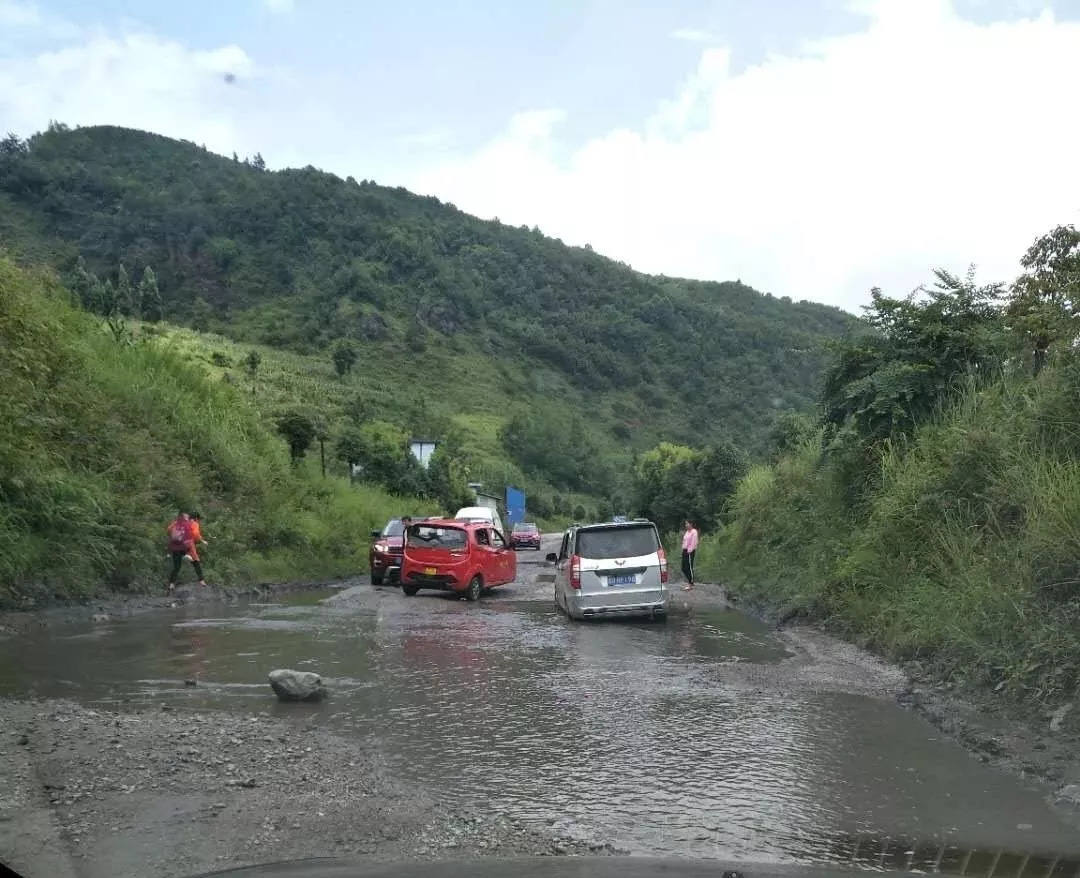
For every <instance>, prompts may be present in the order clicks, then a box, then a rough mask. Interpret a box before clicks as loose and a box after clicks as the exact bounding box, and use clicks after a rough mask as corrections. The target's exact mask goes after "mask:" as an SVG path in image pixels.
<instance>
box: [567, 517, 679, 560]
mask: <svg viewBox="0 0 1080 878" xmlns="http://www.w3.org/2000/svg"><path fill="white" fill-rule="evenodd" d="M576 548H577V554H578V555H580V556H581V557H582V558H636V557H637V556H639V555H651V554H652V553H653V552H655V551H656V550H657V549H658V548H660V541H659V540H658V539H657V538H656V530H655V529H654V528H653V527H652V526H650V525H647V524H646V525H642V526H641V527H625V526H624V527H598V528H590V529H589V530H581V531H578V536H577V547H576Z"/></svg>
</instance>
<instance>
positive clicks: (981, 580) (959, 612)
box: [699, 227, 1080, 703]
mask: <svg viewBox="0 0 1080 878" xmlns="http://www.w3.org/2000/svg"><path fill="white" fill-rule="evenodd" d="M1023 265H1024V268H1025V273H1024V274H1023V275H1022V276H1021V277H1020V278H1019V279H1018V280H1017V281H1016V282H1015V283H1013V284H1011V285H1009V286H1003V285H990V286H977V285H976V284H975V281H974V278H973V276H972V275H971V274H969V275H968V276H967V277H966V278H957V277H953V276H951V275H949V274H947V273H944V272H939V273H938V277H937V283H936V284H935V285H934V287H932V288H931V289H927V290H923V291H922V292H920V293H919V294H916V295H913V296H911V297H909V298H906V299H892V298H889V297H887V296H885V295H884V294H882V293H881V292H880V291H875V292H874V296H873V302H872V304H871V305H870V306H869V307H868V308H867V317H868V321H869V324H870V325H869V327H868V329H867V331H866V332H864V333H862V334H859V335H853V336H851V337H848V338H846V339H845V340H843V341H842V342H841V343H838V344H837V345H836V349H835V353H834V359H833V362H832V364H831V366H830V367H829V368H828V370H827V373H826V379H825V387H824V393H823V397H822V406H821V415H820V417H819V418H817V419H810V418H805V417H797V416H796V417H791V418H788V419H787V420H786V421H785V422H783V423H782V424H780V425H779V427H780V428H779V429H778V430H777V431H776V435H775V447H776V452H775V455H774V460H773V461H772V462H770V463H767V464H758V465H756V466H753V467H752V468H751V469H750V470H749V471H748V472H747V474H746V475H745V477H744V478H743V479H742V480H741V481H739V482H738V485H737V487H736V489H735V492H734V494H733V496H732V498H731V501H730V505H729V508H728V510H727V513H726V516H725V519H726V521H725V523H724V526H723V527H722V528H721V529H720V530H719V532H718V533H715V534H713V535H712V536H710V537H709V538H708V539H706V540H705V542H704V545H703V546H702V550H701V556H702V557H701V558H700V560H699V567H700V568H701V569H703V571H705V572H706V574H707V575H708V576H709V577H710V578H713V579H715V580H717V581H724V582H726V583H728V584H729V585H730V586H731V587H732V589H733V590H734V591H735V592H736V593H737V594H740V595H742V596H743V597H744V598H747V599H750V600H752V601H754V602H758V603H759V604H764V605H767V606H769V607H771V608H773V609H775V610H778V611H779V612H780V613H781V615H782V616H784V617H792V616H797V615H804V616H807V617H810V618H813V619H818V620H824V621H825V622H827V623H828V624H829V625H831V626H833V627H834V628H835V629H836V630H838V631H839V632H840V633H842V634H844V635H846V636H849V637H851V638H853V639H855V640H856V641H859V642H861V643H862V644H864V645H867V646H869V647H872V648H874V649H875V650H878V651H880V652H881V653H883V654H885V655H887V656H889V657H892V658H895V659H901V660H914V661H917V662H919V663H920V664H921V665H922V666H923V667H924V668H925V669H926V670H927V671H928V672H930V673H932V674H934V675H936V676H938V677H940V678H943V679H945V680H947V681H950V682H952V683H954V684H955V685H958V686H971V687H978V688H989V689H993V690H994V691H997V692H1001V693H1008V694H1011V695H1012V696H1014V697H1017V698H1019V699H1021V700H1025V701H1029V702H1039V703H1053V702H1056V701H1060V700H1062V699H1066V698H1070V697H1074V696H1075V695H1076V693H1077V691H1078V686H1080V392H1078V388H1080V352H1078V350H1077V348H1076V346H1075V339H1076V338H1077V336H1078V333H1080V324H1078V317H1080V234H1078V233H1077V231H1076V230H1075V229H1073V228H1072V227H1066V228H1058V229H1055V230H1054V231H1053V232H1051V233H1050V234H1048V235H1046V236H1045V237H1043V238H1041V239H1040V240H1039V241H1037V242H1036V243H1035V244H1034V245H1033V246H1032V247H1031V249H1030V250H1029V252H1028V253H1027V254H1026V256H1025V258H1024V260H1023Z"/></svg>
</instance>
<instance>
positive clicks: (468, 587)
mask: <svg viewBox="0 0 1080 878" xmlns="http://www.w3.org/2000/svg"><path fill="white" fill-rule="evenodd" d="M516 577H517V556H516V555H515V554H514V552H513V550H512V549H511V548H510V547H509V546H508V545H507V544H506V540H505V538H504V537H503V535H502V534H501V533H499V531H497V530H495V528H493V527H492V526H491V523H490V522H485V521H462V520H459V519H452V518H443V519H438V518H436V519H428V520H427V521H421V522H417V523H416V524H414V525H413V526H412V527H411V528H409V531H408V533H407V534H406V535H405V554H404V557H403V559H402V562H401V590H402V591H403V592H404V593H405V594H406V595H408V596H409V597H412V596H413V595H414V594H416V593H417V592H418V591H420V589H422V588H430V589H435V590H437V591H452V592H456V593H457V594H459V595H464V596H465V597H466V598H467V599H468V600H470V601H475V600H478V599H479V597H480V594H481V593H482V592H483V591H485V590H486V589H490V588H494V587H495V586H497V585H505V584H506V583H508V582H513V581H514V579H515V578H516Z"/></svg>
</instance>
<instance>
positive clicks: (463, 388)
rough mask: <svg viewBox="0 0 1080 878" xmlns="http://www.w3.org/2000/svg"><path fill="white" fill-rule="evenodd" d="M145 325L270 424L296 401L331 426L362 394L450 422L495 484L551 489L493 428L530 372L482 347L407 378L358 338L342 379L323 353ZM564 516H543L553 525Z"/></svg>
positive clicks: (565, 393) (478, 473) (426, 363)
mask: <svg viewBox="0 0 1080 878" xmlns="http://www.w3.org/2000/svg"><path fill="white" fill-rule="evenodd" d="M145 329H146V328H145V327H144V330H145ZM150 331H151V332H153V333H154V334H155V335H157V337H158V342H157V343H158V344H159V345H160V346H161V347H163V348H164V349H166V350H169V351H172V352H173V353H175V354H176V355H177V356H179V357H181V358H183V359H185V360H188V361H193V362H197V363H199V365H200V367H201V368H202V369H204V370H205V371H206V372H207V374H208V375H210V376H212V377H213V378H214V379H215V380H218V381H221V380H224V379H225V376H226V375H228V377H229V380H231V381H232V382H233V386H234V387H236V388H237V390H238V391H239V392H241V393H242V394H243V395H244V396H245V397H246V398H247V400H248V402H249V404H250V405H252V406H253V407H254V408H255V409H256V410H257V411H258V412H259V413H260V415H261V416H262V418H263V421H264V423H266V424H267V425H268V426H270V425H271V422H272V419H273V416H274V415H275V414H276V413H277V412H279V411H281V410H282V409H285V408H291V407H301V408H305V409H308V410H311V411H315V412H320V413H322V414H324V415H325V416H327V417H328V419H329V422H330V423H331V425H333V426H335V427H336V426H339V425H341V424H343V423H345V422H346V420H347V415H346V409H347V407H348V406H349V404H350V403H351V402H352V401H353V400H354V399H355V398H357V397H360V398H362V399H363V400H364V401H365V402H366V403H367V404H368V406H369V408H368V411H369V416H370V417H372V418H380V417H382V418H385V419H388V420H391V421H397V420H401V419H403V418H404V419H405V420H409V419H410V417H412V416H414V417H415V418H416V419H417V420H419V421H421V422H427V423H432V422H433V423H444V424H447V425H448V426H449V425H452V428H453V429H455V430H456V431H457V432H458V433H459V437H460V440H461V442H462V445H463V447H464V448H465V449H467V452H468V456H469V458H470V460H471V461H472V463H471V473H472V476H473V478H475V479H477V480H479V481H481V482H484V483H485V485H487V486H488V487H489V488H490V489H491V490H492V491H494V492H495V493H500V492H501V491H502V487H503V485H504V484H506V483H510V484H515V485H519V486H522V487H524V488H525V490H526V494H527V496H528V495H529V494H530V493H531V492H532V491H542V492H543V493H544V494H545V495H551V494H552V493H554V492H555V491H554V489H553V488H552V487H551V486H550V485H548V484H547V483H545V482H544V481H543V480H541V479H537V478H535V477H530V476H527V475H525V474H524V473H522V472H521V471H520V469H518V468H517V467H515V466H514V465H513V464H512V463H511V462H509V461H508V460H507V459H506V453H505V451H504V450H503V448H502V446H501V444H500V443H499V440H498V435H497V434H498V430H499V428H500V427H501V426H502V425H503V424H504V423H505V422H506V421H507V419H508V418H509V417H510V416H511V415H512V414H513V413H514V412H515V411H519V410H523V409H527V408H528V407H529V405H530V402H529V400H530V397H529V396H528V395H527V394H525V393H524V392H522V391H521V390H519V388H520V387H521V386H523V385H527V384H528V381H529V378H528V375H527V369H525V368H524V367H514V366H512V365H511V366H508V367H507V368H506V370H505V371H503V372H502V373H494V372H493V371H492V368H491V364H490V362H489V361H488V360H486V359H485V358H484V357H482V356H480V355H479V354H475V353H470V352H462V351H450V350H432V351H430V352H428V353H425V355H424V358H423V362H422V365H420V366H419V367H418V368H417V369H416V371H414V372H412V371H410V372H409V375H410V377H409V379H408V380H403V374H404V373H403V371H402V370H401V368H400V367H399V366H398V365H397V364H396V363H393V362H388V361H387V360H386V359H385V358H384V357H383V356H382V355H381V352H380V351H379V350H378V349H375V348H372V347H366V346H361V347H360V348H358V353H359V357H360V358H359V360H358V362H357V364H356V366H355V367H354V369H353V371H352V372H351V373H350V374H348V375H346V376H345V377H344V378H339V377H338V376H337V374H336V372H335V371H334V367H333V364H332V362H331V360H330V358H329V357H328V356H325V355H307V354H300V353H295V352H292V351H286V350H281V349H278V348H273V347H268V346H265V345H252V344H240V343H238V342H235V341H233V340H231V339H229V338H226V337H224V336H220V335H216V334H212V333H202V332H196V331H195V330H192V329H188V328H186V327H178V326H169V325H159V326H156V327H154V328H153V329H152V330H150ZM253 350H254V351H258V353H259V355H260V357H261V358H262V360H261V364H260V366H259V369H258V373H257V375H256V378H255V380H254V381H252V380H251V379H250V377H249V376H248V375H247V374H246V373H245V371H244V369H243V367H242V361H243V359H244V358H245V357H246V356H247V354H248V353H249V352H250V351H253ZM215 354H217V355H224V357H225V358H226V359H227V361H228V364H227V365H218V364H217V363H215V362H214V356H215ZM402 388H404V389H402ZM410 388H414V389H410ZM560 391H561V394H562V398H563V399H571V400H572V399H576V398H578V397H577V394H576V393H575V391H574V390H573V389H572V388H570V387H569V386H566V385H563V386H562V387H561V388H560ZM578 404H581V403H578ZM421 407H422V409H421ZM421 411H422V412H423V413H421ZM327 468H328V470H329V471H330V472H333V473H335V474H337V475H340V476H344V475H346V469H345V465H344V464H343V463H341V462H340V461H337V460H335V459H333V454H332V450H331V449H328V458H327ZM565 496H566V497H567V498H568V499H569V501H570V503H571V505H577V504H579V503H580V504H583V505H585V506H586V507H587V508H588V509H590V510H593V509H595V508H596V505H597V500H596V498H594V497H591V496H589V495H587V494H575V493H572V492H566V493H565ZM564 523H565V522H562V521H561V520H560V521H551V522H546V524H549V525H550V526H553V527H556V526H560V527H561V526H562V524H564Z"/></svg>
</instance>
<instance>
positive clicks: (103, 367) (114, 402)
mask: <svg viewBox="0 0 1080 878" xmlns="http://www.w3.org/2000/svg"><path fill="white" fill-rule="evenodd" d="M67 298H68V296H67V293H66V292H65V291H64V290H62V289H61V288H59V286H58V285H57V283H56V281H55V279H54V278H53V277H52V276H51V275H50V274H47V273H43V272H33V273H29V272H25V271H23V270H20V269H18V268H17V267H16V266H15V265H14V264H13V263H12V262H11V261H10V260H7V259H5V258H3V257H0V347H2V349H3V352H4V354H3V356H2V357H0V607H11V606H23V605H28V604H33V603H37V602H41V601H47V600H51V599H54V598H67V599H70V598H74V597H79V596H87V595H90V594H93V593H95V592H98V591H99V590H102V589H106V588H108V589H114V590H134V591H138V590H142V589H144V588H147V587H150V588H154V587H160V586H162V585H163V584H164V581H165V576H166V572H167V565H166V562H165V560H164V558H163V555H164V551H165V549H164V528H165V524H166V522H167V521H168V520H169V519H170V518H171V517H172V515H173V514H175V511H176V509H177V507H178V506H183V507H184V508H192V507H196V506H197V507H198V508H199V509H200V510H201V511H202V512H203V517H204V529H205V533H206V536H207V537H208V539H209V540H210V547H209V549H208V550H207V552H206V562H207V569H208V573H209V575H210V578H211V579H212V580H213V582H214V583H218V584H223V585H229V584H232V583H253V582H259V581H267V580H286V579H301V580H305V581H311V580H313V579H319V578H323V577H331V576H338V575H346V574H353V573H359V572H363V571H364V570H365V569H366V565H367V557H366V551H367V536H366V535H367V533H368V531H369V530H370V529H371V528H372V527H375V526H381V525H382V524H383V523H384V522H385V520H386V518H388V517H390V516H391V515H394V514H400V513H401V511H402V505H403V504H407V505H408V506H409V507H410V508H413V509H428V508H431V509H433V508H434V507H429V505H428V504H421V503H419V502H418V501H408V500H406V501H403V500H400V499H397V498H394V497H390V496H389V495H387V494H385V493H383V492H381V491H379V490H377V489H375V488H371V487H369V486H351V485H349V484H348V482H346V481H344V480H341V479H334V478H328V479H323V478H321V476H319V474H318V469H317V463H316V462H315V461H314V460H312V461H308V462H306V464H302V465H300V466H299V467H292V466H290V464H289V460H288V454H287V452H286V450H285V445H284V444H283V443H282V441H281V440H280V438H279V437H277V436H275V435H273V434H272V433H271V432H269V431H268V430H267V429H266V427H265V425H264V424H263V422H262V420H261V419H260V418H259V416H258V414H257V413H256V411H255V410H254V409H253V408H252V407H251V406H250V405H249V404H248V401H247V398H246V395H245V394H244V392H243V391H242V390H240V389H238V388H234V387H230V386H228V385H227V384H225V383H223V382H221V381H218V380H214V379H213V378H212V377H209V376H207V375H206V374H205V372H204V370H203V369H201V368H199V367H198V366H197V365H195V364H192V363H191V362H189V361H188V359H187V358H185V357H183V356H180V355H178V354H177V353H176V352H173V351H171V350H169V349H168V346H167V345H163V344H160V343H158V342H155V341H153V340H136V339H133V338H131V337H130V336H121V337H117V336H114V335H113V334H112V333H111V332H109V330H108V328H107V327H106V326H105V325H104V323H103V321H101V320H100V319H98V318H96V317H93V316H91V315H89V314H86V313H85V312H83V311H81V310H79V309H76V308H73V307H72V306H71V305H70V304H69V303H68V301H67ZM188 575H189V576H190V574H188Z"/></svg>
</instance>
